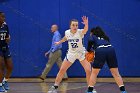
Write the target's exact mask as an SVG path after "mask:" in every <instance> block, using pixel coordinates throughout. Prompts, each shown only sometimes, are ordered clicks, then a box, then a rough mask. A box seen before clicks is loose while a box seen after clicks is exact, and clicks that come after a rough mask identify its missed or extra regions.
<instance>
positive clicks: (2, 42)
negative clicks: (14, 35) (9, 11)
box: [0, 23, 9, 47]
mask: <svg viewBox="0 0 140 93" xmlns="http://www.w3.org/2000/svg"><path fill="white" fill-rule="evenodd" d="M8 37H9V29H8V26H7V25H6V23H3V24H2V26H1V27H0V47H5V46H7V45H8V44H7V42H6V38H8Z"/></svg>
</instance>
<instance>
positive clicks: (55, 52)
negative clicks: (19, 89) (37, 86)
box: [40, 24, 68, 80]
mask: <svg viewBox="0 0 140 93" xmlns="http://www.w3.org/2000/svg"><path fill="white" fill-rule="evenodd" d="M51 32H52V33H54V35H53V38H52V44H51V48H50V50H49V51H48V52H46V53H45V56H48V55H49V60H48V63H47V64H46V67H45V69H44V71H43V72H42V75H41V76H40V79H42V80H45V78H46V76H47V74H48V73H49V71H50V70H51V68H52V66H53V65H54V63H55V62H56V63H57V65H58V67H59V68H60V67H61V64H62V58H61V56H62V51H61V48H62V44H60V45H56V44H55V42H58V41H59V40H61V35H60V33H59V31H58V26H57V25H55V24H54V25H52V27H51ZM67 78H68V76H67V74H65V75H64V78H63V79H64V80H65V79H67Z"/></svg>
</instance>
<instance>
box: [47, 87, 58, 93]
mask: <svg viewBox="0 0 140 93" xmlns="http://www.w3.org/2000/svg"><path fill="white" fill-rule="evenodd" d="M47 93H57V89H55V87H54V86H52V87H51V88H50V89H49V90H48V92H47Z"/></svg>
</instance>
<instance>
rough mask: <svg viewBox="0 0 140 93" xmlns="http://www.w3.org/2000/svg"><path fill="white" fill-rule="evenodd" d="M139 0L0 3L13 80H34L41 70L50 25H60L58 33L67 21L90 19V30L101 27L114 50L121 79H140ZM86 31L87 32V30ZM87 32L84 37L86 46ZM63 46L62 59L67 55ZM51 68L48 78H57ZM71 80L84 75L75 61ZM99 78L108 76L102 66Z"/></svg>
mask: <svg viewBox="0 0 140 93" xmlns="http://www.w3.org/2000/svg"><path fill="white" fill-rule="evenodd" d="M139 10H140V0H36V1H35V0H1V1H0V11H3V12H5V14H6V21H7V23H8V25H9V28H10V33H11V44H10V46H11V52H12V55H13V63H14V71H13V74H12V77H37V76H39V75H40V74H41V72H42V70H43V69H44V67H45V65H46V63H47V60H48V59H47V58H45V57H44V53H45V52H46V51H48V50H49V49H50V45H51V39H52V33H51V32H50V26H51V25H52V24H54V23H55V24H58V25H59V31H60V33H61V34H62V36H64V31H65V30H66V29H69V21H70V19H72V18H76V19H78V20H79V22H80V26H79V27H80V28H83V25H82V24H81V17H82V16H83V15H86V16H88V17H89V28H90V29H91V28H92V27H94V26H97V25H99V26H101V27H103V29H104V30H105V31H106V33H107V34H108V36H109V37H110V39H111V42H112V45H113V46H114V47H115V49H116V53H117V57H118V63H119V70H120V73H121V75H122V76H135V77H136V76H140V68H139V67H140V65H139V61H140V55H139V53H140V49H139V47H140V39H139V36H140V27H139V26H140V22H139V21H140V12H139ZM90 29H89V30H90ZM88 35H89V32H88V33H87V35H86V36H85V40H84V42H85V46H86V45H87V38H88ZM65 44H67V43H64V44H63V58H64V56H65V53H66V52H67V45H65ZM57 72H58V67H57V66H56V65H54V66H53V68H52V70H51V72H50V73H49V74H48V76H56V74H57ZM68 75H69V76H71V77H77V76H78V77H83V76H85V73H84V70H83V68H82V67H81V65H80V64H79V62H78V61H76V62H75V63H74V65H73V66H72V67H71V68H70V69H69V70H68ZM100 76H110V72H109V71H108V67H107V66H106V65H105V66H104V68H103V69H102V71H101V72H100Z"/></svg>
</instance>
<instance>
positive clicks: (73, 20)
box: [70, 19, 78, 25]
mask: <svg viewBox="0 0 140 93" xmlns="http://www.w3.org/2000/svg"><path fill="white" fill-rule="evenodd" d="M72 22H78V20H77V19H72V20H70V25H71V23H72Z"/></svg>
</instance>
